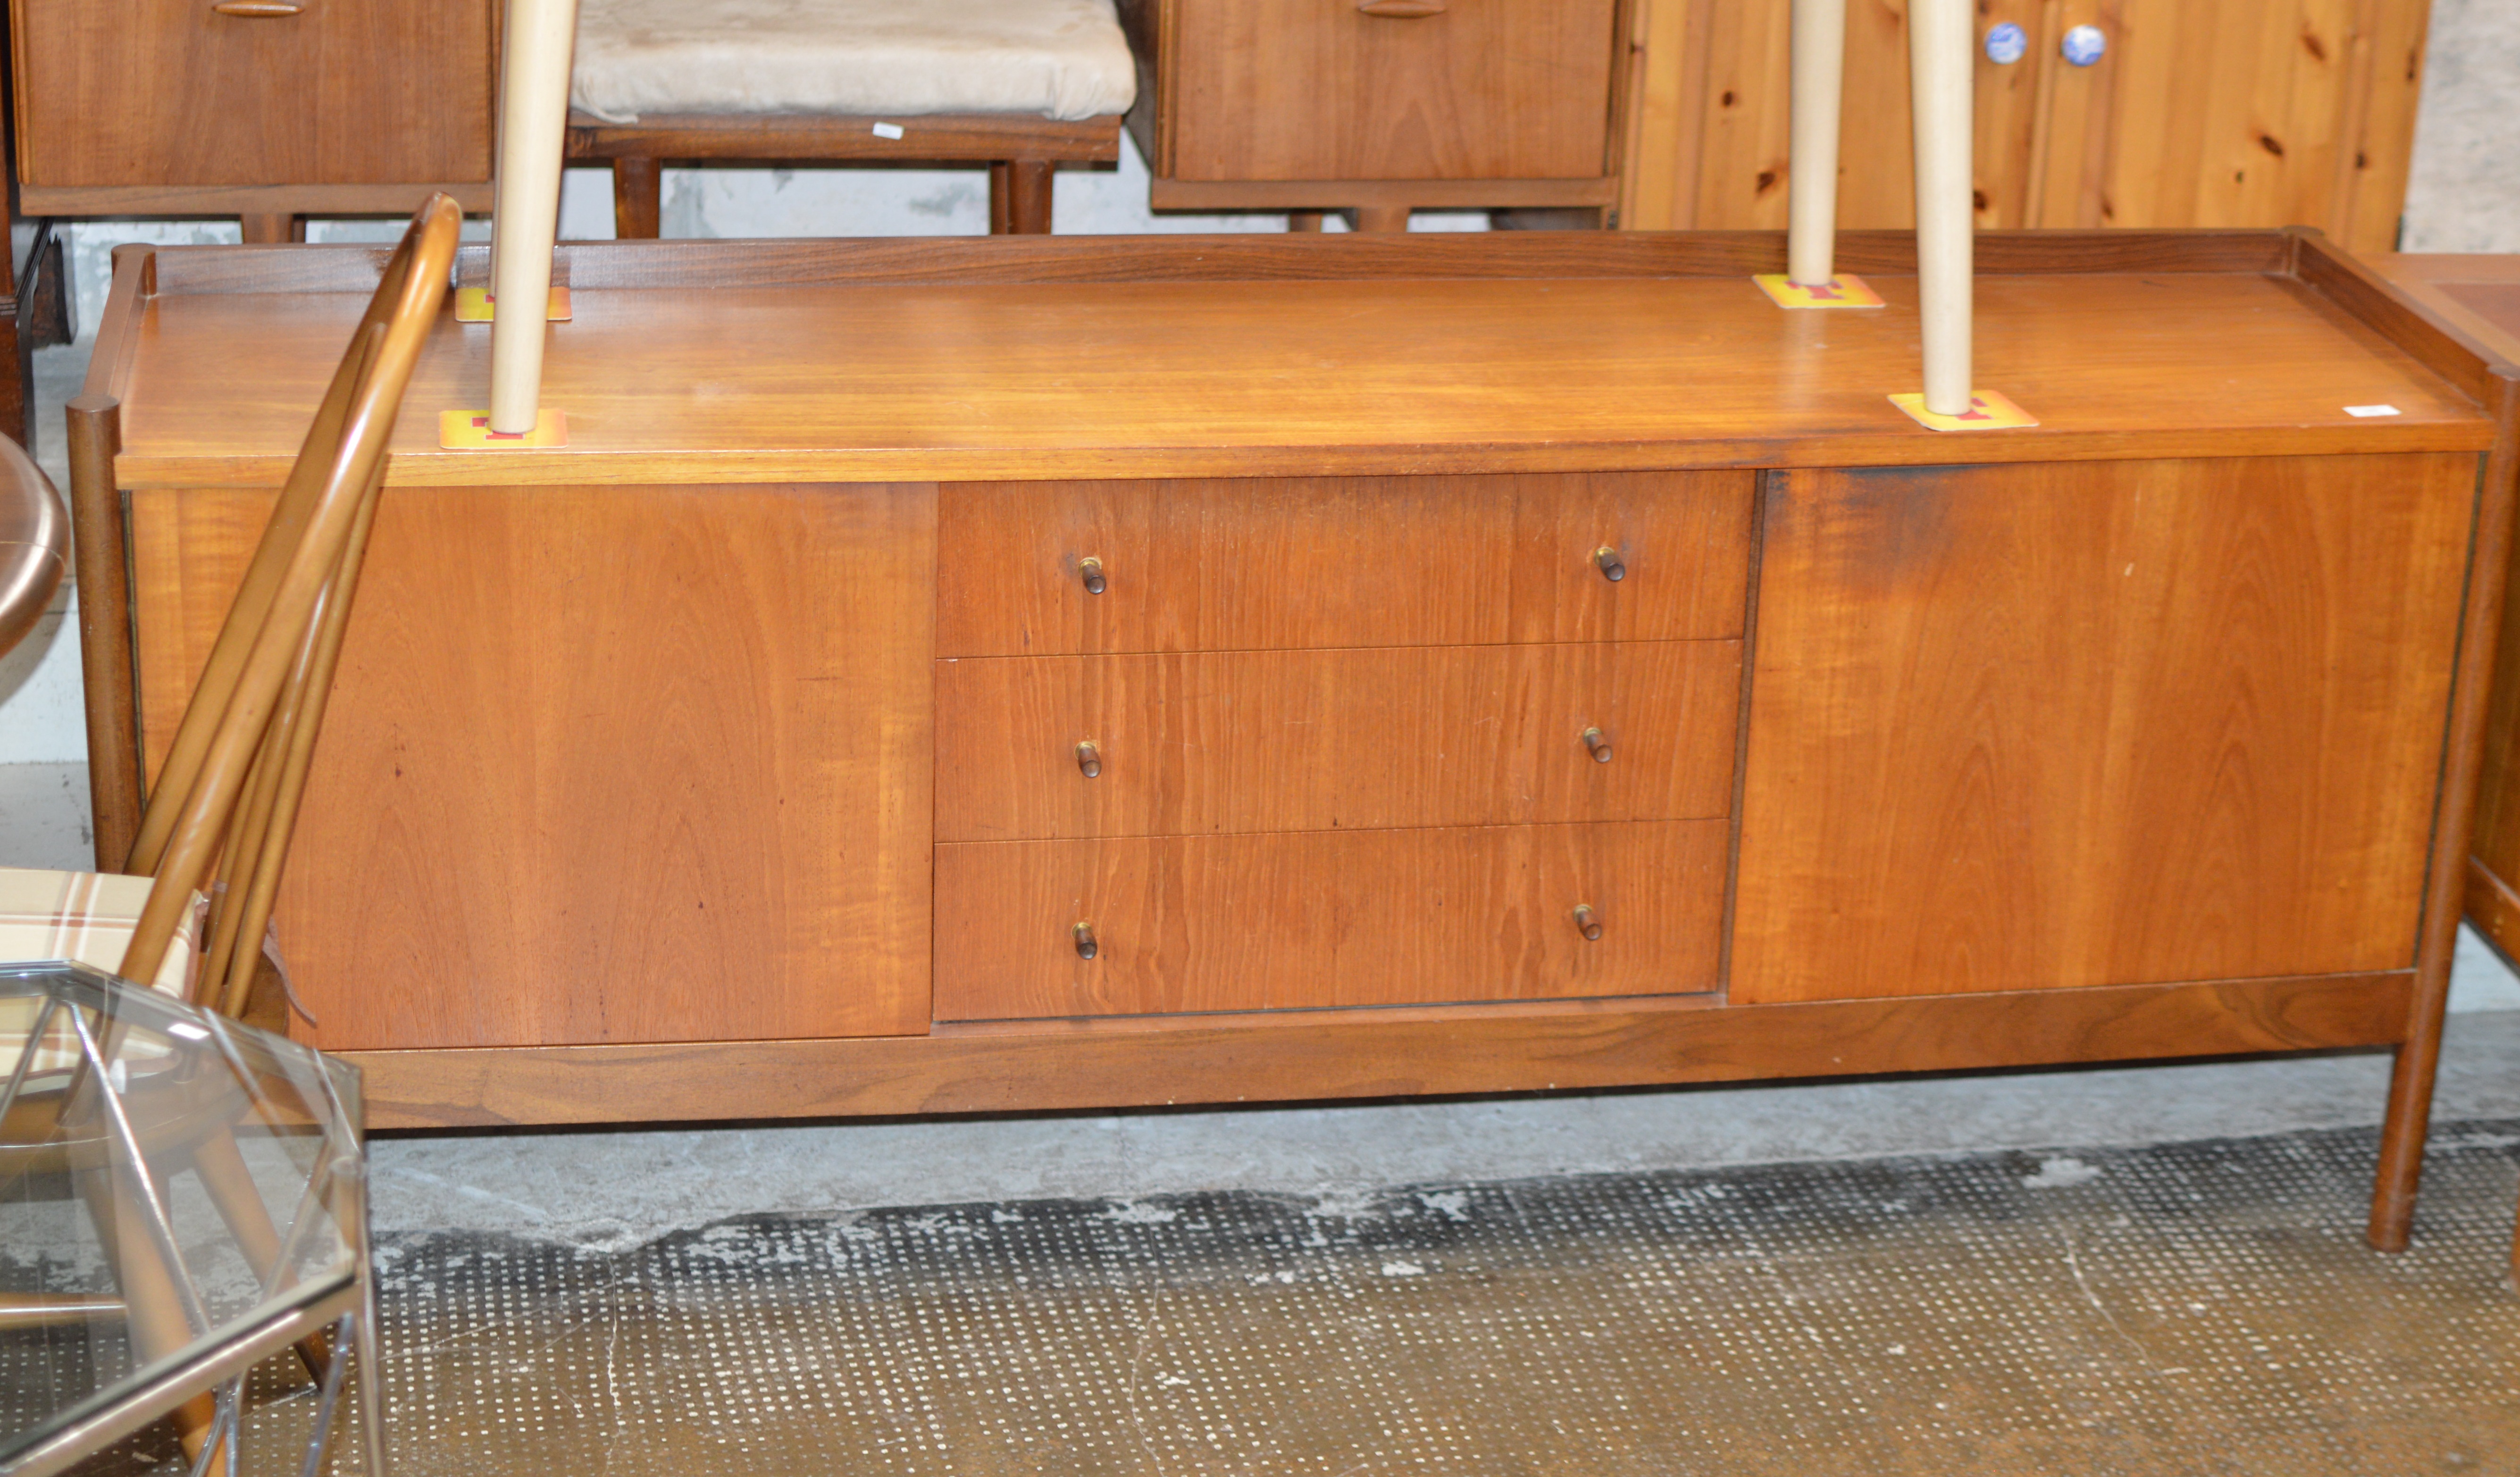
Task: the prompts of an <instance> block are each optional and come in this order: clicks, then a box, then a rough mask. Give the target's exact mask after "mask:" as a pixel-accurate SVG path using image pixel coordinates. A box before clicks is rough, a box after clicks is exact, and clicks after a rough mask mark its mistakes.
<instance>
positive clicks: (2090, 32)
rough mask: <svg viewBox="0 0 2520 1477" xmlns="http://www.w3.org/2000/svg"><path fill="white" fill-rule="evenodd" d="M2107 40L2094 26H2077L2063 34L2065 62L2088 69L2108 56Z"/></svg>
mask: <svg viewBox="0 0 2520 1477" xmlns="http://www.w3.org/2000/svg"><path fill="white" fill-rule="evenodd" d="M2108 50H2109V38H2108V37H2107V36H2105V35H2103V34H2101V33H2100V28H2099V27H2098V26H2096V25H2077V26H2075V27H2074V28H2073V29H2072V30H2069V31H2067V32H2065V60H2066V61H2068V62H2071V63H2073V64H2074V65H2075V66H2077V67H2089V66H2091V65H2092V64H2093V63H2094V62H2096V61H2098V60H2099V59H2100V58H2102V57H2104V56H2106V55H2108Z"/></svg>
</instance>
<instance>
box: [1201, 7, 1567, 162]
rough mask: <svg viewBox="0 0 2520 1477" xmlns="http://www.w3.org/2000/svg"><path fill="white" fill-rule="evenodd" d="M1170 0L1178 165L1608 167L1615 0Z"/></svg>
mask: <svg viewBox="0 0 2520 1477" xmlns="http://www.w3.org/2000/svg"><path fill="white" fill-rule="evenodd" d="M1429 4H1430V0H1418V4H1414V5H1412V4H1400V3H1394V0H1375V9H1377V10H1383V11H1385V12H1397V13H1399V14H1381V15H1376V14H1371V13H1368V11H1367V10H1366V7H1365V5H1364V4H1363V3H1361V0H1172V3H1171V5H1170V6H1169V7H1168V13H1169V15H1170V16H1171V18H1172V22H1171V23H1172V30H1173V36H1174V38H1175V39H1174V52H1175V56H1174V61H1173V71H1172V87H1173V91H1172V93H1171V95H1170V97H1171V102H1172V106H1173V109H1174V112H1175V121H1174V124H1173V130H1172V169H1171V171H1170V172H1171V173H1172V174H1173V175H1174V176H1175V177H1177V178H1180V179H1186V180H1334V179H1552V178H1571V177H1583V176H1598V175H1599V174H1601V173H1602V172H1603V171H1604V170H1605V169H1606V168H1607V167H1608V157H1609V155H1608V148H1607V145H1608V133H1609V116H1610V67H1611V58H1612V55H1613V53H1614V51H1615V50H1616V47H1615V45H1614V42H1615V39H1616V37H1615V35H1614V22H1615V14H1616V11H1617V6H1616V5H1615V3H1614V0H1431V11H1432V13H1426V14H1416V15H1410V14H1407V12H1412V11H1417V12H1425V11H1427V10H1428V9H1429Z"/></svg>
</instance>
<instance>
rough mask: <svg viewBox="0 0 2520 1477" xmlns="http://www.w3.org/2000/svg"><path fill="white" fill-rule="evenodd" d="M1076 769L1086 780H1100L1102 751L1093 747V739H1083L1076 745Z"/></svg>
mask: <svg viewBox="0 0 2520 1477" xmlns="http://www.w3.org/2000/svg"><path fill="white" fill-rule="evenodd" d="M1076 767H1077V769H1079V770H1080V771H1082V772H1083V773H1084V775H1085V778H1086V779H1088V780H1100V779H1102V750H1101V749H1100V748H1097V747H1095V744H1094V740H1093V739H1085V740H1084V741H1083V742H1080V743H1079V744H1077V745H1076Z"/></svg>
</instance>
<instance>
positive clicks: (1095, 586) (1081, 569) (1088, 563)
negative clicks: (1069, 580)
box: [1076, 554, 1108, 595]
mask: <svg viewBox="0 0 2520 1477" xmlns="http://www.w3.org/2000/svg"><path fill="white" fill-rule="evenodd" d="M1076 577H1077V578H1078V579H1081V580H1083V581H1085V593H1086V594H1088V595H1100V594H1102V591H1103V589H1104V588H1105V586H1106V584H1107V583H1108V582H1107V581H1105V580H1104V579H1103V578H1102V560H1101V559H1096V558H1094V557H1093V556H1092V555H1090V554H1089V555H1087V556H1086V557H1085V558H1083V559H1078V560H1077V561H1076Z"/></svg>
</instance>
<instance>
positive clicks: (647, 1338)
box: [125, 1123, 2520, 1477]
mask: <svg viewBox="0 0 2520 1477" xmlns="http://www.w3.org/2000/svg"><path fill="white" fill-rule="evenodd" d="M2516 1148H2520V1123H2504V1124H2471V1125H2465V1126H2461V1127H2458V1128H2454V1129H2451V1130H2446V1131H2443V1132H2440V1133H2438V1134H2437V1135H2436V1139H2435V1149H2434V1154H2433V1157H2432V1161H2431V1164H2430V1167H2429V1169H2428V1172H2427V1178H2426V1182H2425V1187H2424V1200H2423V1215H2422V1220H2421V1224H2420V1228H2419V1234H2418V1238H2417V1241H2416V1244H2415V1247H2414V1249H2413V1250H2411V1251H2410V1252H2408V1253H2407V1254H2406V1255H2405V1256H2402V1257H2397V1258H2384V1257H2380V1256H2376V1255H2374V1254H2373V1253H2371V1252H2369V1251H2367V1250H2365V1249H2364V1248H2363V1244H2362V1241H2361V1226H2362V1216H2363V1204H2364V1196H2365V1194H2366V1192H2367V1186H2368V1185H2369V1177H2370V1172H2371V1156H2372V1150H2373V1136H2372V1135H2371V1134H2370V1133H2369V1132H2367V1131H2362V1132H2339V1133H2325V1134H2300V1135H2291V1136H2285V1137H2280V1138H2272V1139H2258V1140H2248V1141H2214V1142H2205V1143H2188V1144H2174V1145H2165V1146H2158V1147H2152V1148H2145V1149H2136V1150H2126V1151H2113V1152H2093V1151H2081V1152H2079V1153H2078V1154H2074V1155H2070V1156H2069V1155H2055V1156H2042V1155H2035V1154H2034V1155H2022V1154H1994V1155H1985V1156H1976V1157H1969V1158H1958V1159H1937V1160H1914V1159H1910V1160H1891V1161H1872V1162H1862V1163H1837V1164H1812V1165H1784V1166H1768V1167H1760V1168H1753V1169H1745V1170H1734V1171H1728V1172H1723V1173H1663V1174H1648V1175H1627V1176H1603V1177H1592V1178H1583V1179H1566V1180H1547V1181H1529V1182H1520V1183H1512V1184H1497V1185H1473V1186H1440V1187H1435V1188H1423V1189H1415V1190H1409V1191H1406V1192H1400V1193H1395V1194H1391V1195H1388V1196H1386V1197H1382V1198H1377V1199H1373V1200H1370V1201H1335V1200H1333V1201H1321V1202H1314V1203H1303V1202H1297V1201H1291V1200H1286V1199H1281V1198H1272V1197H1268V1196H1261V1195H1252V1194H1240V1193H1237V1194H1216V1195H1202V1196H1192V1197H1186V1198H1168V1199H1162V1200H1155V1201H1148V1202H1145V1203H1139V1204H1116V1203H1084V1202H1075V1201H1048V1202H1030V1203H1023V1204H1008V1205H964V1206H949V1207H929V1208H920V1209H902V1210H885V1211H876V1212H869V1213H860V1214H849V1215H841V1216H829V1217H793V1216H781V1217H759V1218H745V1219H740V1220H735V1221H728V1222H722V1223H719V1224H717V1225H713V1226H709V1227H706V1228H703V1229H699V1230H695V1231H688V1232H682V1233H677V1234H674V1235H671V1236H667V1237H664V1238H662V1239H660V1240H657V1241H655V1242H652V1243H651V1244H649V1245H647V1246H643V1247H640V1248H638V1249H636V1250H633V1251H628V1252H619V1253H602V1252H591V1251H581V1250H575V1249H571V1248H568V1247H563V1246H554V1245H549V1244H539V1243H531V1242H524V1241H517V1240H512V1239H506V1238H498V1239H491V1238H484V1237H479V1236H454V1235H426V1236H403V1237H396V1238H392V1239H391V1240H390V1241H389V1243H388V1244H387V1245H386V1246H385V1247H384V1248H383V1262H384V1265H385V1268H386V1273H385V1279H384V1283H383V1287H384V1295H385V1305H384V1306H385V1320H386V1321H385V1338H386V1348H387V1351H388V1365H389V1367H388V1369H387V1371H386V1374H387V1388H388V1390H389V1392H390V1397H391V1400H392V1403H393V1405H392V1410H391V1413H390V1417H389V1418H390V1421H391V1426H392V1431H393V1440H394V1442H395V1444H396V1451H395V1453H394V1456H395V1459H396V1470H397V1472H398V1473H399V1474H400V1477H459V1474H461V1477H472V1474H480V1477H493V1474H496V1477H506V1474H512V1473H537V1474H539V1473H555V1472H589V1473H591V1472H610V1473H708V1472H742V1473H753V1472H760V1473H808V1472H847V1473H852V1474H856V1473H866V1474H896V1473H897V1474H905V1477H906V1474H912V1473H936V1474H945V1473H965V1474H1017V1473H1023V1474H1032V1473H1043V1474H1049V1473H1057V1474H1078V1473H1131V1474H1136V1473H1145V1474H1148V1477H1193V1474H1199V1477H1206V1474H1215V1477H1225V1474H1274V1473H1319V1474H1323V1477H1363V1474H1369V1473H1375V1474H1380V1473H1404V1472H1405V1473H1431V1472H1448V1473H1474V1474H1481V1477H1487V1474H1523V1473H1532V1474H1539V1473H1549V1474H1560V1473H1585V1474H1596V1473H1598V1474H1605V1477H1608V1474H1630V1473H1635V1474H1645V1473H1654V1474H1664V1473H1724V1474H1735V1473H1769V1472H1775V1473H1793V1474H1798V1477H1808V1474H1837V1473H1846V1474H1855V1473H1887V1472H1903V1471H1920V1472H1926V1471H1930V1472H1934V1473H1954V1472H1972V1473H1975V1472H1989V1473H2025V1474H2026V1473H2051V1472H2076V1473H2091V1474H2102V1473H2180V1474H2186V1473H2225V1472H2228V1473H2253V1474H2259V1473H2281V1474H2288V1477H2289V1474H2311V1473H2330V1472H2334V1473H2375V1474H2376V1473H2390V1474H2397V1473H2409V1472H2520V1296H2515V1295H2514V1293H2513V1291H2512V1290H2511V1288H2510V1285H2509V1283H2508V1280H2507V1276H2506V1273H2505V1266H2506V1258H2507V1255H2508V1248H2509V1244H2510V1236H2511V1230H2512V1216H2513V1200H2514V1164H2515V1160H2520V1152H2515V1149H2516ZM302 1407H303V1402H302V1401H283V1402H281V1403H279V1404H277V1405H274V1406H271V1407H268V1408H267V1409H266V1410H264V1411H263V1412H262V1413H261V1414H260V1415H259V1416H258V1419H259V1420H260V1421H261V1422H262V1423H264V1424H265V1425H267V1426H270V1427H271V1428H273V1429H274V1431H275V1434H276V1433H277V1430H278V1429H279V1428H280V1427H281V1426H283V1425H285V1424H286V1423H288V1422H289V1421H291V1420H293V1419H294V1418H297V1417H295V1416H293V1414H292V1411H293V1409H302ZM125 1464H126V1465H127V1464H128V1463H125ZM337 1466H339V1467H340V1469H342V1470H348V1467H347V1465H346V1464H343V1463H337Z"/></svg>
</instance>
